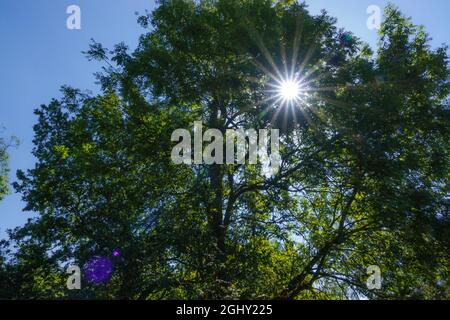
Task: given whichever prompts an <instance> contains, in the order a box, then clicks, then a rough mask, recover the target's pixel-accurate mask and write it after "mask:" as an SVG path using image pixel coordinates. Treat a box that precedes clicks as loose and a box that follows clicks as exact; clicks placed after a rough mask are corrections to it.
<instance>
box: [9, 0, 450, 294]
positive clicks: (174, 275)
mask: <svg viewBox="0 0 450 320" xmlns="http://www.w3.org/2000/svg"><path fill="white" fill-rule="evenodd" d="M139 22H140V23H141V25H142V26H143V27H144V28H148V31H147V33H145V34H144V35H142V36H141V38H140V42H139V46H138V48H137V49H136V50H135V51H134V52H133V53H128V50H127V48H126V46H125V45H124V44H119V45H117V46H116V47H115V48H114V49H113V50H107V49H105V48H103V47H102V46H101V45H100V44H98V43H95V42H94V43H93V44H92V46H91V47H90V49H89V50H88V51H87V52H86V53H87V54H88V56H89V57H90V58H91V59H100V60H103V61H105V63H107V65H108V67H106V68H105V69H104V72H103V73H99V74H97V76H98V80H99V83H100V84H101V86H102V89H103V91H102V94H100V95H97V96H92V95H88V94H85V93H83V92H81V91H79V90H77V89H73V88H70V87H64V88H63V89H62V92H63V98H62V99H59V100H56V99H55V100H53V101H51V102H50V103H49V104H48V105H43V106H42V107H41V108H39V109H37V110H36V114H37V115H38V117H39V121H38V123H37V124H36V126H35V140H34V143H35V149H34V155H35V156H36V158H37V159H38V162H37V164H36V167H35V168H34V169H33V170H30V171H28V172H26V173H24V172H19V173H18V177H19V179H20V182H19V183H17V184H16V186H15V187H16V190H17V191H18V192H20V193H21V194H22V195H23V198H24V200H25V201H26V203H27V208H26V209H28V210H34V211H36V212H39V217H38V218H36V219H32V220H30V221H29V222H28V223H27V224H26V225H25V226H24V227H21V228H17V229H16V230H13V231H11V232H10V239H9V242H8V243H5V244H4V248H8V247H11V246H12V247H15V250H16V252H14V253H12V251H9V252H8V253H4V255H5V256H8V257H10V259H9V260H8V262H7V263H6V262H5V264H4V265H3V267H2V269H1V270H2V271H1V272H0V274H2V277H3V279H9V280H8V281H7V282H8V283H7V284H6V285H5V286H3V287H4V288H5V289H4V292H5V293H4V295H6V296H8V297H39V298H43V297H46V298H59V297H66V298H126V299H173V298H182V299H192V298H200V299H206V298H250V299H253V298H262V299H269V298H289V299H342V298H358V297H363V296H365V297H369V298H373V299H376V298H427V299H430V298H447V297H448V289H449V283H448V280H449V274H448V262H449V252H450V251H449V239H450V236H449V233H448V232H449V216H448V177H449V164H448V151H449V143H448V136H449V126H448V116H449V108H448V107H449V104H448V96H449V81H448V79H449V69H448V57H447V53H446V48H439V49H436V50H434V49H432V48H431V47H430V46H429V37H428V35H427V34H426V33H425V32H424V31H423V29H422V28H420V27H417V26H414V25H413V24H412V23H411V21H410V20H409V19H406V18H405V17H403V16H402V14H401V13H400V12H399V11H398V9H396V8H395V7H392V6H390V7H388V8H387V9H386V12H385V21H384V23H383V26H382V28H381V30H380V43H379V46H378V51H377V52H376V53H374V52H372V51H371V49H370V48H369V47H368V46H366V45H364V44H363V43H362V42H361V41H359V40H358V39H357V38H356V37H354V36H353V35H352V34H351V33H349V32H345V31H344V30H340V29H338V28H337V27H336V26H335V20H334V19H333V18H331V17H329V16H328V15H327V14H326V13H325V12H324V13H323V14H321V15H319V16H312V15H310V14H309V13H308V11H307V9H306V6H305V5H304V4H298V3H297V2H295V1H281V2H273V1H269V0H239V1H238V0H227V1H225V0H217V1H212V0H211V1H181V0H173V1H160V2H159V7H158V8H157V9H156V10H155V11H154V12H153V13H152V14H150V15H147V16H142V17H140V18H139ZM291 61H292V62H291ZM285 66H287V68H291V67H292V68H293V69H294V70H300V71H301V74H302V75H303V76H304V81H307V82H308V86H309V87H310V88H311V90H310V92H309V95H308V101H306V102H304V103H303V104H301V105H299V106H296V107H295V108H288V107H285V108H279V109H275V108H273V101H270V100H268V99H266V98H267V94H268V90H267V87H268V83H270V81H271V80H272V79H271V77H270V74H276V72H277V70H284V68H285ZM194 120H202V121H203V123H204V125H205V127H208V128H218V129H219V130H221V131H222V132H225V130H226V129H229V128H237V127H244V128H260V129H262V128H279V129H280V131H281V141H282V149H281V157H282V165H281V168H280V171H279V172H278V173H277V174H276V175H275V176H273V177H266V175H265V174H264V170H263V168H262V167H261V166H260V165H215V164H213V165H194V166H187V165H175V164H173V163H172V162H171V161H170V152H171V149H172V147H173V145H174V144H173V143H172V142H171V141H170V137H171V133H172V132H173V130H175V129H177V128H191V127H192V123H193V121H194ZM114 248H120V250H121V253H122V255H121V257H120V258H115V259H114V263H115V271H114V275H113V277H112V279H111V281H110V282H108V283H107V284H104V285H92V284H89V283H86V282H85V281H84V282H83V289H82V290H80V291H68V290H66V289H65V285H64V283H65V280H64V279H66V275H65V274H64V268H65V267H66V266H68V265H69V264H72V263H76V264H78V265H80V266H82V265H84V264H85V263H86V261H88V260H89V259H90V258H91V257H93V256H96V255H104V256H108V255H110V253H111V252H112V250H113V249H114ZM5 250H6V249H5ZM8 250H9V249H8ZM13 251H14V250H13ZM370 265H378V266H380V268H381V271H382V277H383V283H382V288H381V289H380V290H369V289H367V287H366V279H367V277H368V275H367V274H366V268H367V267H368V266H370ZM8 270H9V271H8ZM5 274H7V275H8V276H5ZM11 279H12V280H11ZM4 281H5V280H4Z"/></svg>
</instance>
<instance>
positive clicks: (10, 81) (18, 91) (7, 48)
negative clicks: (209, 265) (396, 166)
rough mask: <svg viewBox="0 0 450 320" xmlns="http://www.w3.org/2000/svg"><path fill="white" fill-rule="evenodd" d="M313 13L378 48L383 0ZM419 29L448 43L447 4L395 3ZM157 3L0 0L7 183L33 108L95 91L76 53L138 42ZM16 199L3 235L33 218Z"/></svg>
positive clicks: (326, 3) (26, 145)
mask: <svg viewBox="0 0 450 320" xmlns="http://www.w3.org/2000/svg"><path fill="white" fill-rule="evenodd" d="M306 2H307V3H308V4H309V5H310V10H311V12H312V13H315V14H316V13H319V12H320V10H321V9H327V11H328V12H329V14H330V15H332V16H335V17H337V18H338V25H339V26H342V27H344V28H346V29H348V30H351V31H353V32H354V33H355V34H356V35H357V36H358V37H360V38H361V39H362V40H364V41H366V42H368V43H370V44H371V45H372V46H375V44H376V37H377V34H376V31H375V30H369V29H368V28H367V27H366V21H367V18H368V14H367V13H366V9H367V7H368V6H369V5H378V6H380V7H381V8H383V7H384V6H385V5H386V3H387V1H382V0H309V1H308V0H307V1H306ZM390 2H392V3H394V4H397V5H398V6H399V7H400V8H401V9H402V11H403V12H404V13H405V14H407V15H408V16H411V17H412V18H413V21H414V22H415V23H416V24H423V25H425V27H426V29H427V31H428V32H429V33H430V34H431V35H432V37H433V45H434V46H438V45H440V44H442V43H444V42H445V43H448V44H450V35H449V30H450V18H449V15H450V1H448V0H428V1H423V0H393V1H390ZM71 4H75V5H78V6H79V7H80V8H81V30H68V29H67V28H66V19H67V17H68V14H66V9H67V7H68V6H69V5H71ZM154 6H155V1H154V0H70V1H66V0H0V39H1V43H2V46H1V50H0V127H5V128H6V129H5V130H4V131H3V132H1V133H0V134H2V135H4V136H10V135H15V136H17V137H18V138H19V139H20V141H21V144H20V146H19V147H18V148H15V149H11V150H10V155H11V160H10V167H11V174H10V181H11V182H12V181H14V180H15V172H16V170H17V169H23V170H25V169H28V168H32V167H33V164H34V161H35V160H34V158H33V156H32V155H31V150H32V148H33V144H32V139H33V125H34V123H35V122H36V117H35V116H34V114H33V110H34V109H35V108H37V107H39V105H41V104H43V103H47V102H49V101H50V99H51V98H52V97H59V96H60V94H59V87H60V86H61V85H64V84H69V85H71V86H74V87H77V88H80V89H89V90H92V91H96V90H97V89H98V88H97V86H96V85H95V83H94V82H95V79H94V77H93V75H92V74H93V73H94V72H96V71H98V70H99V65H98V64H96V63H94V62H89V61H87V59H86V58H85V57H84V56H83V55H82V54H81V51H83V50H85V49H86V48H87V46H88V44H89V41H90V39H91V38H94V39H95V40H96V41H98V42H101V43H102V44H104V45H105V46H106V47H111V46H112V45H113V44H115V43H118V42H120V41H124V42H125V43H127V44H128V45H129V46H130V47H131V48H134V47H135V46H136V44H137V40H138V36H139V35H140V34H141V33H142V29H141V28H140V27H139V26H138V25H137V23H136V15H135V12H136V11H138V12H141V13H143V12H144V11H145V9H148V10H151V9H152V8H153V7H154ZM23 207H24V203H22V202H21V199H20V195H17V194H14V193H12V194H10V195H9V196H7V197H6V198H5V199H4V200H3V201H2V202H0V238H3V237H4V236H5V230H6V229H7V228H13V227H15V226H18V225H21V224H23V223H25V221H26V220H27V219H28V218H30V217H32V216H33V213H29V212H22V209H23Z"/></svg>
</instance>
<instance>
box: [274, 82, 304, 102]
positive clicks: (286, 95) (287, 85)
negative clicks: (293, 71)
mask: <svg viewBox="0 0 450 320" xmlns="http://www.w3.org/2000/svg"><path fill="white" fill-rule="evenodd" d="M300 91H301V87H300V83H299V82H298V81H293V80H286V81H282V82H281V84H280V85H279V95H280V96H281V97H282V98H283V99H284V100H286V101H292V100H296V99H298V98H299V97H300Z"/></svg>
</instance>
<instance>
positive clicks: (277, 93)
mask: <svg viewBox="0 0 450 320" xmlns="http://www.w3.org/2000/svg"><path fill="white" fill-rule="evenodd" d="M271 86H272V88H273V90H270V92H272V99H273V100H275V103H276V104H281V105H291V106H294V105H300V104H301V103H302V102H305V100H306V98H307V88H306V86H305V85H304V84H303V83H302V81H301V80H300V79H299V78H297V77H286V78H284V79H280V80H275V83H273V84H271Z"/></svg>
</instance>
